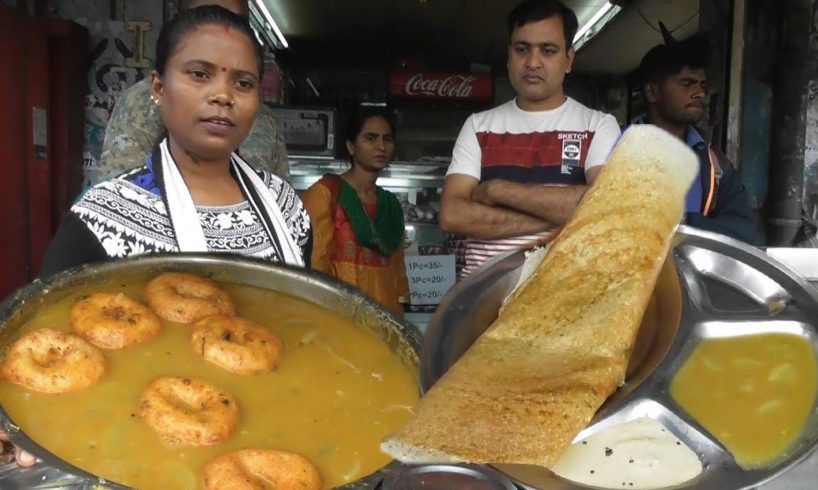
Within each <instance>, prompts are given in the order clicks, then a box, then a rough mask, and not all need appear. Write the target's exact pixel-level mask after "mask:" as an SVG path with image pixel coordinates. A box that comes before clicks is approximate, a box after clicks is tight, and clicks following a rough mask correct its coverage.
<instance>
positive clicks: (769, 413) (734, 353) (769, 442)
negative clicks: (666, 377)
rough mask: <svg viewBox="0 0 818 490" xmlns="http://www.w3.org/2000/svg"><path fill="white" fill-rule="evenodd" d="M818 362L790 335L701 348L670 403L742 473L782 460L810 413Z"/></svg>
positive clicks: (720, 340) (804, 344)
mask: <svg viewBox="0 0 818 490" xmlns="http://www.w3.org/2000/svg"><path fill="white" fill-rule="evenodd" d="M817 377H818V376H817V375H816V361H815V353H814V350H813V348H812V345H811V344H810V342H809V341H808V340H807V339H805V338H803V337H800V336H798V335H793V334H778V333H772V334H758V335H746V336H740V337H731V338H717V339H706V340H703V341H702V342H701V343H700V344H699V345H698V346H697V347H696V349H695V350H694V351H693V353H692V354H691V355H690V358H688V360H687V361H686V362H685V364H684V366H682V368H681V369H680V370H679V372H678V373H677V374H676V376H675V378H674V379H673V383H672V384H671V387H670V394H671V396H672V397H673V399H674V400H675V401H676V402H677V403H678V404H679V405H680V406H681V407H682V408H683V409H684V410H685V411H687V412H688V413H689V414H690V415H692V416H693V417H694V418H695V419H696V420H697V421H698V422H699V423H700V424H701V425H702V427H704V428H705V429H707V430H708V431H709V432H710V433H711V434H712V435H713V436H714V437H716V438H717V439H718V440H719V441H720V442H721V443H722V444H724V446H725V447H726V448H727V449H728V450H729V451H730V452H731V453H732V454H733V456H734V457H735V459H736V462H737V463H738V464H739V465H740V466H741V467H743V468H745V469H750V468H757V467H762V466H766V465H768V464H770V463H773V462H775V461H776V460H778V459H779V458H780V457H781V456H784V455H785V452H786V451H787V449H788V448H789V447H790V446H791V445H792V444H793V443H794V442H795V441H796V440H797V438H798V436H799V435H800V434H801V431H802V430H803V428H804V425H805V423H806V421H807V418H808V417H809V415H810V412H811V411H812V407H813V405H814V402H815V395H816V378H817Z"/></svg>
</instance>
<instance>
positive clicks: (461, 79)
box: [405, 73, 476, 99]
mask: <svg viewBox="0 0 818 490" xmlns="http://www.w3.org/2000/svg"><path fill="white" fill-rule="evenodd" d="M475 80H476V78H475V77H473V76H463V75H450V76H448V77H446V78H443V79H440V78H424V76H423V73H418V74H416V75H413V76H412V78H410V79H409V80H407V81H406V89H405V90H406V94H407V95H418V94H423V95H431V96H438V97H453V98H457V99H468V98H469V97H470V96H471V89H472V83H473V82H474V81H475Z"/></svg>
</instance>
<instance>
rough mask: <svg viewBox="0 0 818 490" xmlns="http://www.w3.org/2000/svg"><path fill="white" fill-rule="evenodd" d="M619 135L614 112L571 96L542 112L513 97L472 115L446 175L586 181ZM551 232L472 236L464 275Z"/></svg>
mask: <svg viewBox="0 0 818 490" xmlns="http://www.w3.org/2000/svg"><path fill="white" fill-rule="evenodd" d="M619 134H620V131H619V125H618V124H617V122H616V119H615V118H614V117H613V116H611V115H610V114H605V113H603V112H599V111H595V110H593V109H589V108H587V107H585V106H584V105H582V104H580V103H579V102H577V101H575V100H574V99H572V98H570V97H569V98H567V99H566V100H565V102H564V103H563V104H562V105H561V106H559V107H558V108H556V109H552V110H550V111H537V112H528V111H524V110H522V109H520V108H519V107H518V106H517V103H516V101H515V100H511V101H509V102H506V103H505V104H503V105H501V106H498V107H495V108H493V109H490V110H488V111H484V112H479V113H477V114H472V115H471V116H469V118H468V119H467V120H466V123H465V124H464V125H463V129H461V130H460V135H459V136H458V137H457V142H456V143H455V145H454V152H453V155H452V163H451V165H449V170H448V171H447V172H446V175H447V176H448V175H452V174H463V175H469V176H472V177H474V178H476V179H478V180H480V181H487V180H491V179H503V180H510V181H513V182H519V183H526V184H532V183H535V184H536V183H540V184H550V185H583V184H585V183H586V182H585V173H586V172H587V171H588V170H589V169H591V168H593V167H596V166H599V165H603V164H605V161H606V160H607V158H608V155H609V154H610V152H611V149H612V148H613V147H614V145H615V144H616V142H617V140H618V139H619ZM548 233H549V232H544V233H542V234H540V235H526V236H520V237H514V238H504V239H500V240H480V239H474V238H470V239H468V241H467V243H466V246H465V264H464V268H463V270H462V272H461V275H463V276H465V275H467V274H470V273H471V272H473V271H474V270H475V269H476V268H477V267H479V266H480V265H482V264H483V262H485V261H486V260H488V259H490V258H491V257H493V256H495V255H498V254H500V253H502V252H505V251H508V250H515V249H519V248H523V247H524V246H526V245H528V244H530V243H531V242H532V241H534V240H537V239H540V238H542V237H543V236H546V235H547V234H548Z"/></svg>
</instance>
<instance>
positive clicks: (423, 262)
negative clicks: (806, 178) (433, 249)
mask: <svg viewBox="0 0 818 490" xmlns="http://www.w3.org/2000/svg"><path fill="white" fill-rule="evenodd" d="M404 260H405V262H406V277H407V279H409V293H410V298H409V303H410V304H411V305H437V304H440V301H441V300H442V299H443V296H445V295H446V292H447V291H448V290H449V289H451V287H452V286H454V283H455V271H454V255H407V256H406V257H405V259H404Z"/></svg>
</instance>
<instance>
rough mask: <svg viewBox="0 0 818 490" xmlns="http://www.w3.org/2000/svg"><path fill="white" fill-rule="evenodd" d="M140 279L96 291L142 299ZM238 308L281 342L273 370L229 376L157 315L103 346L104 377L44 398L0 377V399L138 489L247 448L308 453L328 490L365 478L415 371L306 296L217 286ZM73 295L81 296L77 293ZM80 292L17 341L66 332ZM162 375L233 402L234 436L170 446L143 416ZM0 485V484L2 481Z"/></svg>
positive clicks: (52, 442) (45, 435)
mask: <svg viewBox="0 0 818 490" xmlns="http://www.w3.org/2000/svg"><path fill="white" fill-rule="evenodd" d="M145 282H146V281H141V282H140V281H131V282H128V283H126V284H121V285H120V284H118V283H117V282H116V281H113V282H112V283H111V286H110V287H107V288H102V289H100V290H105V291H107V292H112V293H118V292H122V293H125V294H127V295H128V296H129V297H131V298H133V299H135V300H138V301H144V297H143V290H144V287H145ZM220 286H221V287H223V288H224V289H225V290H226V291H227V292H228V293H230V295H231V296H232V297H233V299H234V300H235V301H236V310H237V312H238V314H239V315H240V316H241V317H243V318H249V319H252V320H253V321H255V322H257V323H258V324H260V325H262V326H264V327H265V328H269V329H270V330H271V331H272V332H273V333H275V335H276V336H278V337H279V339H280V340H281V341H282V342H283V343H284V345H285V349H284V353H283V354H282V357H281V361H280V364H279V366H278V368H277V369H276V370H275V371H273V372H271V373H266V374H258V375H253V376H243V375H238V374H233V373H230V372H228V371H226V370H224V369H222V368H220V367H218V366H216V365H214V364H211V363H208V362H205V361H204V360H202V359H201V358H200V357H199V356H197V355H196V354H195V353H194V351H193V348H192V347H191V345H190V331H191V327H190V325H183V324H177V323H172V322H167V321H164V320H163V323H164V324H165V328H164V331H163V332H162V333H161V334H160V335H159V336H158V337H157V338H155V339H153V340H151V341H149V342H145V343H143V344H136V345H132V346H129V347H126V348H124V349H120V350H104V351H103V353H104V355H105V357H106V358H107V361H108V372H107V373H106V375H105V376H104V377H103V378H102V380H101V381H100V382H99V383H97V384H96V385H95V386H92V387H90V388H88V389H85V390H83V391H79V392H76V393H65V394H61V395H47V394H43V393H35V392H31V391H28V390H26V389H24V388H22V387H19V386H16V385H13V384H11V383H9V382H8V381H6V380H0V402H2V404H3V408H5V410H6V411H7V412H8V413H9V414H10V415H11V417H12V419H13V420H14V421H15V422H16V423H17V424H18V425H19V426H20V427H21V428H22V429H23V430H24V431H25V432H26V433H27V434H28V435H29V436H30V437H31V438H32V439H34V440H35V441H36V442H38V443H39V444H41V445H42V446H43V447H45V448H47V449H48V450H49V451H51V452H53V453H54V454H56V455H57V456H59V457H60V458H62V459H64V460H65V461H68V462H69V463H71V464H73V465H75V466H77V467H79V468H82V469H84V470H86V471H89V472H91V473H94V474H96V475H99V476H102V477H105V478H107V479H109V480H112V481H116V482H118V483H122V484H125V485H129V486H133V487H137V488H140V489H143V490H152V489H157V490H158V489H163V490H164V489H191V490H192V489H198V488H202V486H203V483H202V471H203V467H204V464H205V463H206V462H207V461H209V460H210V459H212V458H214V457H216V456H218V455H220V454H224V453H227V452H230V451H235V450H239V449H244V448H264V449H279V450H284V451H292V452H297V453H299V454H303V455H304V456H306V457H307V458H309V459H310V460H311V461H312V462H313V463H314V464H315V465H316V466H317V467H318V469H319V471H320V473H321V474H322V476H323V480H324V484H325V486H326V487H327V488H329V487H334V486H337V485H343V484H345V483H349V482H352V481H355V480H358V479H359V478H362V477H364V476H366V475H368V474H370V473H372V472H374V471H376V470H378V469H380V468H382V467H383V466H384V465H386V464H387V463H389V461H390V458H389V457H388V456H387V455H385V454H383V453H381V451H380V449H379V443H380V440H381V439H382V438H383V437H385V436H386V434H388V433H390V432H391V431H393V430H395V428H397V427H399V426H400V425H401V424H402V423H404V422H405V421H406V420H407V419H408V418H409V416H410V415H411V412H412V409H413V407H414V406H415V404H416V403H417V400H418V397H419V396H418V389H417V385H416V382H415V379H414V374H413V373H412V372H411V371H410V370H409V369H408V368H406V367H405V366H404V365H403V363H402V362H401V360H400V358H399V357H398V356H396V355H395V354H393V353H392V352H390V350H389V347H388V346H387V344H386V343H384V342H383V341H382V340H381V339H380V338H379V337H378V336H377V335H376V334H374V333H373V332H371V331H369V330H367V329H366V328H363V327H360V326H357V325H355V324H353V323H352V322H350V321H349V320H346V319H344V318H342V317H340V316H338V315H336V314H335V313H333V312H331V311H329V310H326V309H324V308H321V307H317V306H314V305H312V304H310V303H308V302H306V301H304V300H302V299H299V298H296V297H293V296H289V295H286V294H283V293H279V292H275V291H269V290H264V289H258V288H254V287H251V286H244V285H238V284H229V283H221V284H220ZM78 294H79V293H78ZM76 299H77V296H76V295H69V296H67V297H65V298H62V299H61V300H59V301H57V302H54V303H51V304H50V305H48V306H46V307H44V308H43V309H42V310H41V311H39V312H38V314H37V316H35V317H34V318H33V319H32V320H31V321H30V322H28V323H27V324H26V325H25V326H23V327H22V329H21V330H20V332H19V333H18V335H23V334H25V333H27V332H30V331H32V330H36V329H39V328H43V327H50V328H54V329H58V330H62V331H66V332H67V331H69V328H68V311H69V308H70V307H71V305H72V304H73V303H74V301H75V300H76ZM161 376H177V377H194V378H199V379H203V380H205V381H207V382H210V383H212V384H214V385H216V386H218V387H219V388H221V389H224V390H226V391H227V392H229V393H230V394H232V395H233V396H234V397H236V398H237V400H238V403H239V406H240V409H241V420H240V422H239V426H238V429H237V430H236V431H235V433H234V434H233V435H232V436H231V437H230V438H229V439H228V440H227V441H225V442H223V443H221V444H216V445H212V446H169V445H166V444H164V443H162V442H161V441H160V439H159V437H158V436H157V434H156V433H155V432H154V431H153V430H152V429H151V428H150V427H148V425H147V424H146V423H145V422H144V421H143V420H142V419H141V418H140V417H139V414H138V407H139V399H140V396H141V393H142V391H143V390H144V389H145V387H146V386H147V385H148V384H149V383H150V382H151V381H152V380H153V379H155V378H157V377H161ZM0 487H2V485H0Z"/></svg>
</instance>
